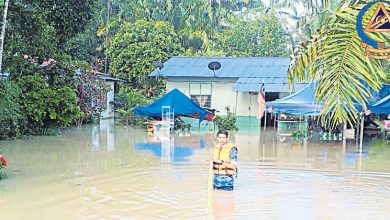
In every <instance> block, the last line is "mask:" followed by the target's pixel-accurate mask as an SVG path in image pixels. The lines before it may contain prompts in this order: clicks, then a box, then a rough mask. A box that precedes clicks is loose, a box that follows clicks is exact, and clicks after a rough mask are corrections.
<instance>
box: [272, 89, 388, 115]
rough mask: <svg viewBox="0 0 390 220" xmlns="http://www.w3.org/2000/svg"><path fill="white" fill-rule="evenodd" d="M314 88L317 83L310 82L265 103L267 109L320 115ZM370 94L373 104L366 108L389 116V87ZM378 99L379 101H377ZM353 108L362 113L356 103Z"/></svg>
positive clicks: (277, 111)
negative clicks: (298, 89)
mask: <svg viewBox="0 0 390 220" xmlns="http://www.w3.org/2000/svg"><path fill="white" fill-rule="evenodd" d="M316 88H317V83H316V82H312V83H311V84H309V85H308V86H307V87H306V88H304V89H302V90H300V91H298V92H296V93H294V94H291V95H289V96H286V97H284V98H282V99H277V100H275V101H272V102H267V103H266V105H267V109H268V108H270V107H272V108H273V111H274V112H276V113H281V112H285V113H288V114H296V115H320V114H321V110H322V108H323V104H321V103H318V102H317V99H316V98H315V92H316ZM371 94H372V96H371V101H373V102H371V103H370V104H368V105H367V108H369V109H370V110H371V112H373V113H375V114H390V95H389V94H390V85H389V84H382V88H381V89H380V90H379V91H378V92H375V91H373V90H372V91H371ZM386 95H387V96H386ZM385 96H386V97H385ZM381 98H383V99H381ZM386 98H387V99H386ZM378 99H380V100H379V101H378ZM355 108H356V109H357V111H362V106H361V105H360V104H358V103H355Z"/></svg>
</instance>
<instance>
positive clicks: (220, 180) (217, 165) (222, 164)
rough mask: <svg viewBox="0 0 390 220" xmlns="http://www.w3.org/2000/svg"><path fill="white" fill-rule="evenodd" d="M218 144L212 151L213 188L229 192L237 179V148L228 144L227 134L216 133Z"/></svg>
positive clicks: (224, 131) (222, 132)
mask: <svg viewBox="0 0 390 220" xmlns="http://www.w3.org/2000/svg"><path fill="white" fill-rule="evenodd" d="M217 137H218V144H217V145H216V146H215V147H214V150H213V172H214V178H213V188H214V189H218V190H228V191H231V190H233V188H234V178H235V177H237V147H236V146H234V145H232V144H231V143H228V132H227V131H226V130H220V131H218V133H217Z"/></svg>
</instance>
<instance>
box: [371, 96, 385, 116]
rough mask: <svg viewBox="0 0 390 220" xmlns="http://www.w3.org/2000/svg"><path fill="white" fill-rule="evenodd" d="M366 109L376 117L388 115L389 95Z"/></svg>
mask: <svg viewBox="0 0 390 220" xmlns="http://www.w3.org/2000/svg"><path fill="white" fill-rule="evenodd" d="M367 108H369V109H370V110H371V112H373V113H375V114H378V115H380V114H382V115H387V114H390V95H388V96H386V97H384V98H383V99H381V100H378V101H376V102H373V103H371V104H369V105H367Z"/></svg>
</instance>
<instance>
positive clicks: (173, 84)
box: [167, 78, 258, 116]
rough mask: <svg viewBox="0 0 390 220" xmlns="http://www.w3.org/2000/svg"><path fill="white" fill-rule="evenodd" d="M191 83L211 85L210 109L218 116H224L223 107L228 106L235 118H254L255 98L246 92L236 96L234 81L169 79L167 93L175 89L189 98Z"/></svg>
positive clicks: (256, 105)
mask: <svg viewBox="0 0 390 220" xmlns="http://www.w3.org/2000/svg"><path fill="white" fill-rule="evenodd" d="M191 82H192V83H194V82H200V83H209V82H211V83H212V94H211V108H213V109H216V110H217V111H219V112H217V114H218V115H226V110H225V107H226V106H229V107H230V110H231V111H236V115H237V116H256V112H257V108H258V104H257V101H256V99H257V96H256V95H251V96H250V95H249V93H248V92H238V93H237V95H236V92H235V91H233V87H234V84H235V82H236V79H227V80H226V81H211V80H210V78H205V79H202V78H198V79H194V80H188V79H187V80H186V81H183V80H181V79H175V80H173V79H169V80H168V82H167V92H169V91H171V90H172V89H175V88H176V89H179V90H180V91H181V92H183V93H184V94H186V95H187V96H188V97H190V94H189V92H190V91H189V83H191ZM236 99H237V106H236Z"/></svg>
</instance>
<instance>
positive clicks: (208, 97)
mask: <svg viewBox="0 0 390 220" xmlns="http://www.w3.org/2000/svg"><path fill="white" fill-rule="evenodd" d="M214 61H217V62H219V63H220V64H221V67H220V69H218V70H215V71H212V70H210V69H209V68H208V65H209V64H210V63H211V62H214ZM289 64H290V59H289V58H288V57H215V58H210V57H183V56H178V57H172V58H171V59H169V60H168V61H166V62H165V63H164V64H163V65H162V66H160V68H158V69H156V70H154V71H153V72H152V73H150V74H149V76H151V77H166V78H167V85H166V87H167V91H170V90H172V89H174V88H177V89H179V90H180V91H181V92H183V93H184V94H186V95H187V96H188V97H190V98H191V99H192V100H194V101H195V102H197V103H199V104H200V105H201V106H202V107H206V108H211V109H216V110H217V112H218V113H217V114H219V115H226V110H225V107H227V106H228V107H229V108H230V110H231V111H232V112H234V113H235V114H236V116H253V117H254V116H256V114H257V109H258V103H257V94H258V91H259V90H260V88H261V86H262V84H263V83H264V86H265V91H266V101H272V100H275V99H278V98H282V97H285V96H287V95H289V94H290V93H291V92H294V91H290V89H289V87H288V82H287V71H288V67H289ZM303 87H304V85H303V84H296V85H295V90H297V89H300V88H303Z"/></svg>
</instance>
